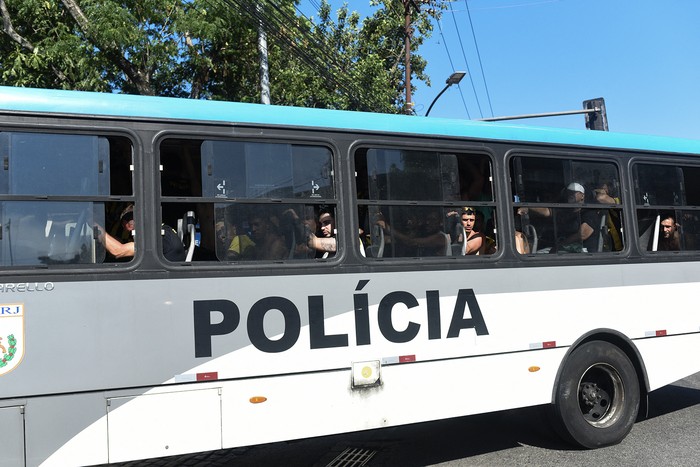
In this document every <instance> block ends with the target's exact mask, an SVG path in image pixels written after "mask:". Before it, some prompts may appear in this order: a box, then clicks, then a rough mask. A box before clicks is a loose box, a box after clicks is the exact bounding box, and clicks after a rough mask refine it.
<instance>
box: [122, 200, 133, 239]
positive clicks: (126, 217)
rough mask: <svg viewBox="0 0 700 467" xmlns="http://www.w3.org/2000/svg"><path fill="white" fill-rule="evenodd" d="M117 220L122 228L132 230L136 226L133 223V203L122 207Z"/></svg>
mask: <svg viewBox="0 0 700 467" xmlns="http://www.w3.org/2000/svg"><path fill="white" fill-rule="evenodd" d="M119 222H121V224H122V227H123V228H124V230H128V231H129V232H132V231H133V230H134V228H135V227H136V226H135V224H134V205H133V204H130V205H128V206H127V207H125V208H124V210H123V211H122V213H121V214H120V215H119Z"/></svg>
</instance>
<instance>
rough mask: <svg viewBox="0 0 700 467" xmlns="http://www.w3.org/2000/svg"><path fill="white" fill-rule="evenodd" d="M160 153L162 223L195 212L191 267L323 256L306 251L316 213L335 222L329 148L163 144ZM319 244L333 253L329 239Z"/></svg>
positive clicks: (309, 248) (243, 143) (314, 231)
mask: <svg viewBox="0 0 700 467" xmlns="http://www.w3.org/2000/svg"><path fill="white" fill-rule="evenodd" d="M160 150H161V164H162V165H163V172H162V175H161V193H162V198H161V200H162V205H161V207H162V215H163V219H164V221H165V222H166V223H170V222H173V223H175V225H177V222H178V220H179V219H181V218H182V217H183V213H185V212H189V211H191V212H194V213H195V217H196V219H197V221H196V223H197V226H198V238H199V240H198V243H197V246H196V248H195V250H194V255H193V260H194V261H222V262H239V261H243V262H245V261H281V260H312V259H315V258H317V257H322V255H319V254H318V250H316V249H315V248H313V247H312V246H309V245H315V242H314V241H313V239H314V237H317V238H318V237H320V236H321V235H322V232H321V230H320V227H319V226H320V224H319V215H320V213H321V211H322V210H327V211H329V212H332V213H333V217H335V206H336V201H335V187H334V182H333V168H332V153H331V152H330V151H329V150H328V148H326V147H322V146H313V145H296V144H289V143H267V142H266V143H260V142H250V141H228V140H227V141H223V140H217V141H214V140H181V139H168V140H165V141H164V142H163V143H162V144H161V146H160ZM183 198H185V199H186V202H184V203H183V201H182V200H183ZM317 227H319V228H317ZM183 237H185V243H186V244H187V238H186V235H185V236H183ZM321 243H324V244H325V243H333V245H334V246H333V247H334V251H335V240H333V241H332V242H321ZM328 256H329V255H326V257H328Z"/></svg>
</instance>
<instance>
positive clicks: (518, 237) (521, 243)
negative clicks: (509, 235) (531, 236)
mask: <svg viewBox="0 0 700 467" xmlns="http://www.w3.org/2000/svg"><path fill="white" fill-rule="evenodd" d="M514 222H515V251H517V252H518V254H521V255H527V254H530V253H531V252H532V251H531V248H530V242H529V240H528V239H527V236H526V235H525V234H524V233H523V230H524V227H525V226H526V225H527V223H526V222H527V221H526V220H525V219H523V215H522V214H519V213H518V210H517V209H516V210H515V213H514ZM518 227H520V228H518Z"/></svg>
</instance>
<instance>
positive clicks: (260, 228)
mask: <svg viewBox="0 0 700 467" xmlns="http://www.w3.org/2000/svg"><path fill="white" fill-rule="evenodd" d="M277 225H278V220H277V218H276V217H274V218H272V217H269V216H266V215H264V214H262V213H260V212H256V213H254V214H253V216H252V217H251V218H250V236H251V237H252V240H253V243H255V249H254V251H253V259H256V260H277V259H285V258H287V256H288V254H289V249H288V248H287V246H286V245H285V242H284V236H282V235H280V234H279V233H278V228H277Z"/></svg>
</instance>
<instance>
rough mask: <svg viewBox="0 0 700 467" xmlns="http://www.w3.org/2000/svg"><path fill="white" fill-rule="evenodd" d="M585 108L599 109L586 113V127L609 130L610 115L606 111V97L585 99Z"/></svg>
mask: <svg viewBox="0 0 700 467" xmlns="http://www.w3.org/2000/svg"><path fill="white" fill-rule="evenodd" d="M583 109H584V110H593V109H598V110H596V111H595V112H589V113H587V114H586V128H588V129H589V130H599V131H608V116H607V114H606V113H605V99H603V98H602V97H598V98H597V99H589V100H586V101H583Z"/></svg>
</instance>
